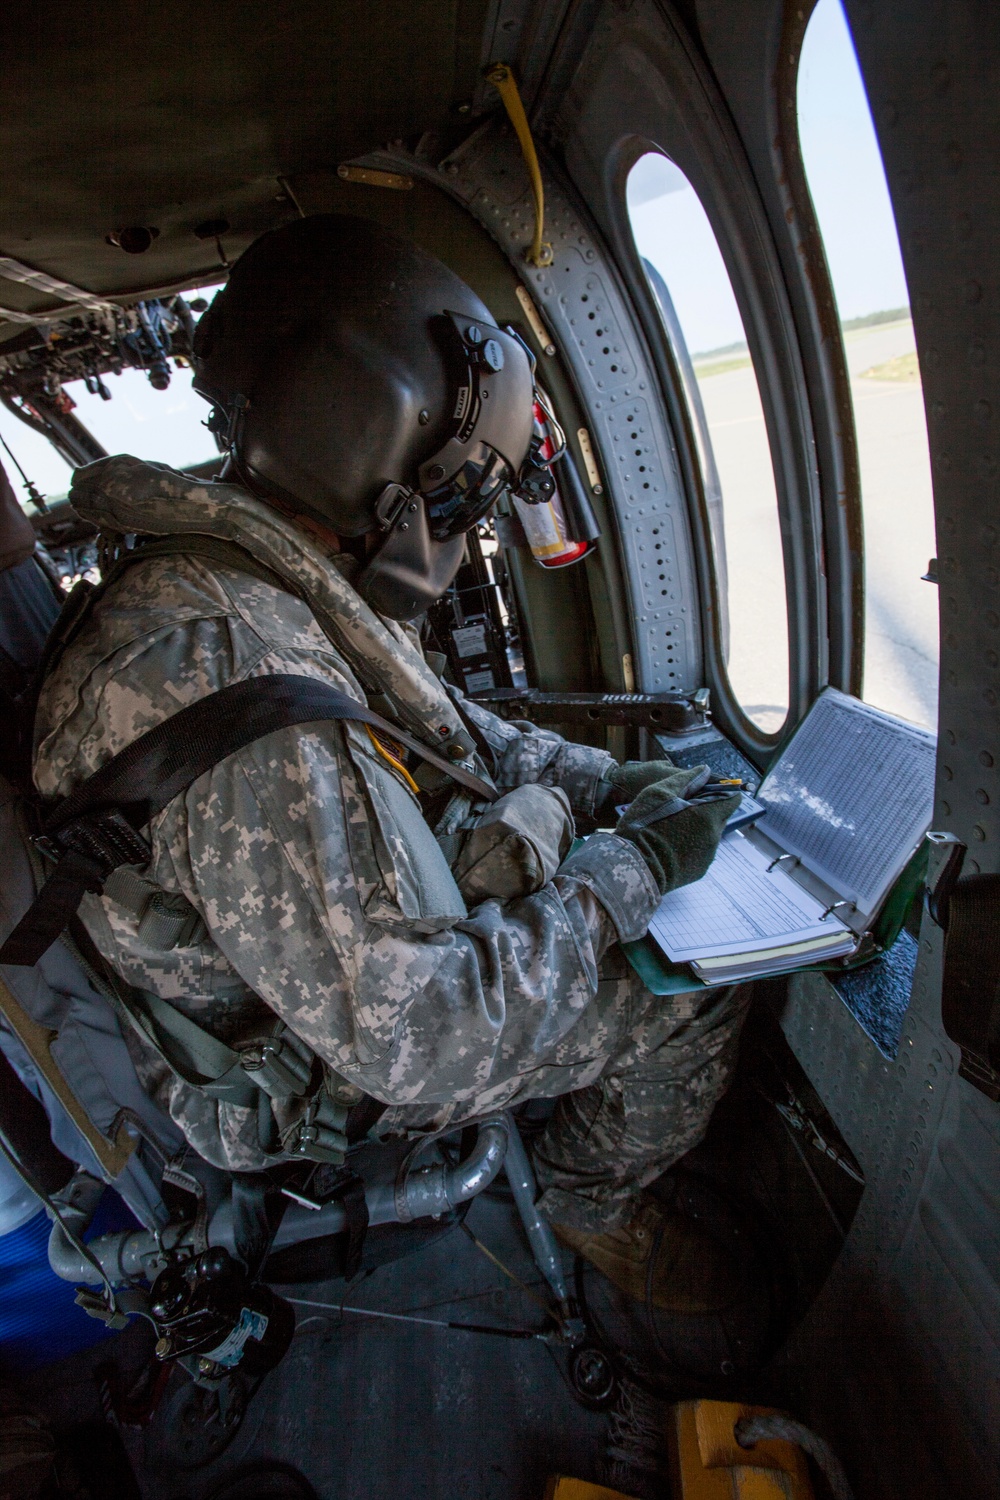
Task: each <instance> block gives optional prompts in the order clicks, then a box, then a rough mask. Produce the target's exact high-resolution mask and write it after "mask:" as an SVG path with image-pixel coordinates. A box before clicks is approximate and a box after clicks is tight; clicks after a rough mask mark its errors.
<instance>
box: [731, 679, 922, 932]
mask: <svg viewBox="0 0 1000 1500" xmlns="http://www.w3.org/2000/svg"><path fill="white" fill-rule="evenodd" d="M935 754H936V743H935V739H934V736H933V735H932V734H930V733H928V732H927V731H926V730H923V729H918V728H917V727H916V725H913V724H906V723H904V722H903V721H902V720H900V719H894V718H892V717H891V716H890V715H889V714H883V713H881V712H879V710H878V709H874V708H870V707H869V706H868V704H866V703H860V702H859V701H858V700H857V699H856V698H850V697H848V696H847V695H846V694H845V693H839V692H837V691H836V690H835V689H833V688H829V689H827V691H826V692H825V693H823V694H822V695H821V696H820V697H819V698H818V699H817V701H816V703H815V704H814V705H813V707H812V708H811V709H810V711H809V713H808V715H807V716H806V718H805V720H804V721H803V723H802V724H801V725H800V727H799V729H798V730H797V731H796V733H795V735H794V736H793V738H792V740H791V742H790V744H789V745H788V746H787V748H786V749H785V750H784V752H783V753H782V755H781V756H780V758H779V759H778V760H777V761H776V762H775V764H774V765H773V766H772V767H771V770H770V771H769V772H768V775H767V777H766V778H765V780H764V782H763V784H762V786H761V787H760V790H759V791H758V792H757V797H758V799H759V800H760V801H761V802H764V803H766V805H767V817H766V818H765V820H764V825H763V832H765V833H766V834H767V836H768V838H769V839H772V840H773V841H774V842H775V843H776V844H777V845H778V846H779V847H780V848H782V849H786V850H787V851H788V852H789V853H790V854H797V855H798V857H799V858H800V859H801V861H802V863H803V864H804V865H805V866H806V868H807V869H809V870H811V871H812V872H813V874H814V875H817V876H818V877H819V879H820V880H822V881H823V882H824V883H825V884H826V885H828V886H829V887H830V888H831V889H832V890H834V891H836V892H837V894H838V896H840V897H842V898H843V899H844V900H845V901H851V902H853V903H854V904H855V906H856V907H857V909H858V911H859V913H861V914H862V916H868V915H869V914H870V913H871V912H873V911H874V910H875V909H876V907H877V906H878V905H879V904H880V902H881V901H882V900H883V899H884V897H885V895H886V892H887V891H888V889H889V887H890V886H891V884H892V882H893V881H894V880H895V879H896V877H897V875H899V873H900V871H901V870H902V869H903V866H904V865H905V864H906V861H907V860H908V859H909V857H910V855H911V854H912V852H913V850H914V849H915V848H916V847H917V845H918V844H919V842H920V840H921V839H922V838H923V836H924V834H925V833H926V831H927V829H928V828H929V827H930V821H931V815H932V812H933V806H934V762H935Z"/></svg>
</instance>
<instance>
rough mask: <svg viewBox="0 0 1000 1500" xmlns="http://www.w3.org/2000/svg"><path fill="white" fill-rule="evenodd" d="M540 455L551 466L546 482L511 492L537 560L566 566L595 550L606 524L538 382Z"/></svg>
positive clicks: (536, 414) (537, 441)
mask: <svg viewBox="0 0 1000 1500" xmlns="http://www.w3.org/2000/svg"><path fill="white" fill-rule="evenodd" d="M534 418H535V441H534V443H533V444H532V447H533V449H534V452H535V455H536V458H537V460H539V461H540V463H541V464H542V465H544V466H545V467H546V469H547V470H548V474H547V476H546V477H547V479H548V478H551V484H549V483H545V484H544V485H539V486H538V487H537V490H536V493H535V494H534V495H531V498H528V495H529V491H528V490H527V489H525V488H522V492H521V493H520V494H514V495H512V496H511V498H512V500H513V502H514V508H515V511H516V513H517V516H518V519H519V520H520V522H521V525H522V527H523V528H524V534H525V537H526V538H527V542H528V546H529V547H530V548H531V553H532V556H533V557H534V559H535V561H536V562H537V563H539V564H540V565H541V566H542V567H543V568H566V567H568V566H569V565H570V564H571V563H575V562H580V561H582V559H583V558H584V557H586V556H587V555H588V554H589V553H590V552H592V551H593V550H594V544H595V541H596V539H597V537H599V536H600V534H601V533H600V527H599V526H598V524H597V520H596V518H595V516H594V512H593V509H592V508H591V505H590V502H589V500H588V498H587V495H586V492H585V490H584V488H583V485H582V483H581V482H580V476H579V474H578V473H577V471H576V466H575V465H574V463H573V459H572V457H571V455H570V453H569V452H568V449H567V446H566V440H565V437H564V436H563V432H562V429H561V428H560V426H559V424H558V422H557V421H556V418H555V414H554V413H553V411H552V408H551V406H550V404H549V402H548V400H547V398H546V396H545V394H544V392H543V391H541V390H539V389H538V388H537V387H536V400H535V404H534Z"/></svg>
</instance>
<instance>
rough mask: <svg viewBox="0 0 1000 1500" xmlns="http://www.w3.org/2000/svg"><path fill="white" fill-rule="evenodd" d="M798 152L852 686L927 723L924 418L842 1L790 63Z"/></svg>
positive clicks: (932, 720)
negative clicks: (813, 257) (843, 533)
mask: <svg viewBox="0 0 1000 1500" xmlns="http://www.w3.org/2000/svg"><path fill="white" fill-rule="evenodd" d="M798 122H799V138H800V141H801V145H802V157H803V161H804V163H805V169H806V177H807V179H808V182H809V190H810V193H811V195H812V200H813V205H814V207H815V210H816V217H817V219H818V221H819V226H820V230H821V232H822V235H823V240H824V244H825V247H826V255H827V261H828V263H829V267H830V275H831V279H832V281H833V286H834V291H835V293H836V297H837V304H838V308H839V312H840V318H841V327H842V329H843V333H844V347H845V350H846V353H847V365H848V369H849V371H850V375H851V394H852V397H853V402H854V420H855V426H856V430H857V437H858V450H859V457H860V462H861V491H862V501H863V509H864V524H865V662H864V688H863V693H864V697H865V698H866V699H867V700H868V701H869V702H870V703H873V704H875V705H876V706H877V707H878V708H883V709H888V710H889V711H890V712H891V713H896V714H899V715H900V716H901V717H903V718H907V719H911V720H914V721H915V722H917V723H918V724H922V725H924V726H926V727H928V728H936V726H937V682H938V600H937V590H936V589H935V588H933V587H932V586H930V585H929V584H928V583H926V582H924V581H923V578H922V575H923V574H924V573H926V572H927V562H928V558H929V557H930V556H931V554H932V553H933V552H934V550H935V547H934V511H933V502H932V494H931V471H930V458H929V454H928V447H927V428H926V424H925V420H924V404H923V396H922V392H921V387H920V371H919V369H918V366H917V354H916V342H915V340H914V334H913V324H912V322H911V321H910V308H909V301H908V296H907V289H906V280H905V277H904V274H903V263H902V260H901V257H900V253H899V239H898V236H897V233H896V223H895V219H894V217H893V211H892V204H891V202H890V199H889V190H888V187H887V186H886V180H885V172H884V170H883V167H882V157H881V154H880V152H879V147H878V141H877V139H876V136H875V127H874V125H873V124H872V117H871V112H870V110H869V107H868V98H867V95H866V93H865V87H864V83H863V82H862V78H861V72H860V69H859V67H858V62H857V58H856V56H855V53H854V46H853V44H852V42H851V37H850V32H849V31H848V27H847V21H846V19H845V16H844V12H843V9H842V8H841V4H840V0H819V4H818V5H817V6H816V9H815V10H814V11H813V14H812V17H811V18H810V21H809V25H808V28H807V30H806V34H805V39H804V41H803V45H802V52H801V56H800V60H799V74H798Z"/></svg>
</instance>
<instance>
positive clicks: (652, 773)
mask: <svg viewBox="0 0 1000 1500" xmlns="http://www.w3.org/2000/svg"><path fill="white" fill-rule="evenodd" d="M677 769H678V768H677V767H676V766H675V765H674V763H673V761H671V760H627V761H626V762H625V764H624V765H623V766H615V767H614V769H613V770H611V771H610V772H609V773H608V774H607V776H605V777H603V778H602V780H601V781H600V782H599V783H598V787H597V794H596V796H595V797H594V817H595V818H596V819H597V821H598V823H601V824H606V823H610V822H613V821H614V817H615V808H616V807H618V806H619V805H620V804H621V803H622V802H631V801H632V799H633V798H634V797H638V795H639V793H640V792H641V791H644V790H645V788H646V787H647V786H652V785H653V784H654V782H657V781H662V780H663V779H664V777H666V776H670V775H671V773H672V772H674V771H676V770H677Z"/></svg>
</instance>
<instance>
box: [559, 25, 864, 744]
mask: <svg viewBox="0 0 1000 1500" xmlns="http://www.w3.org/2000/svg"><path fill="white" fill-rule="evenodd" d="M803 30H804V20H803V21H797V22H796V23H795V32H796V35H795V36H794V37H793V38H790V39H788V40H789V46H790V47H791V53H790V54H789V53H788V52H786V53H785V57H784V58H782V63H784V61H785V59H787V60H788V62H789V63H790V64H791V72H792V73H794V67H795V64H796V63H797V57H798V42H799V41H800V40H801V32H802V31H803ZM785 40H786V38H785V37H782V41H783V42H784V41H785ZM777 42H778V37H777V36H774V37H773V38H771V39H767V40H764V39H761V41H760V47H759V48H757V50H759V51H761V54H762V56H761V58H756V57H755V58H754V60H753V62H754V65H756V64H757V63H759V62H761V61H762V60H763V53H764V52H767V53H768V55H769V58H768V60H769V61H773V60H774V59H773V55H772V49H773V48H774V46H775V43H777ZM733 45H734V46H735V45H736V39H735V38H734V39H733ZM581 71H582V75H583V76H584V77H585V78H586V87H585V89H582V88H581V89H580V92H579V94H578V95H577V101H576V109H575V111H574V115H575V118H574V119H573V121H572V123H571V124H569V125H568V128H566V130H565V136H564V140H565V152H566V156H565V160H566V165H567V167H568V169H569V172H570V175H571V177H572V178H573V179H574V181H575V183H576V185H577V187H578V190H579V191H580V192H581V193H582V195H583V196H584V197H585V198H586V199H587V201H588V204H589V205H590V207H591V209H592V211H593V212H595V214H596V215H597V218H598V221H599V223H600V225H601V228H602V230H603V231H604V234H605V236H606V237H607V239H608V241H609V244H610V247H611V249H612V253H613V256H614V258H615V261H616V263H617V267H618V270H619V274H620V276H621V278H622V280H623V282H624V283H625V288H626V290H627V293H628V295H629V297H630V300H631V303H632V306H633V309H634V312H635V315H636V318H637V321H638V323H639V324H640V326H641V328H642V330H643V334H644V337H645V339H646V342H647V347H648V349H649V351H650V356H651V360H652V363H653V364H654V367H655V369H656V372H657V376H658V386H659V395H660V397H661V400H662V403H663V406H664V408H665V410H666V414H667V416H668V419H669V421H670V425H671V427H672V430H673V436H674V441H675V445H676V454H677V462H678V469H679V473H680V478H681V482H682V485H683V488H684V491H685V494H686V496H687V499H688V509H689V517H690V523H691V530H692V536H693V549H694V554H695V563H696V573H697V582H698V589H699V595H700V598H699V601H698V604H699V614H700V619H701V623H702V635H703V642H704V677H705V681H706V684H707V685H708V686H709V687H710V688H711V689H712V694H713V715H714V718H715V721H716V723H717V724H718V726H719V728H720V729H722V730H723V732H725V733H726V734H727V735H728V736H729V737H730V738H732V739H733V740H734V741H735V742H736V743H737V744H738V745H739V746H740V748H741V749H742V750H743V751H744V753H746V754H747V755H748V756H749V757H750V758H751V759H752V760H754V761H755V763H756V764H758V765H760V766H762V767H763V766H765V765H766V764H767V763H768V761H769V760H770V759H771V757H772V756H773V754H774V751H775V749H776V748H777V746H778V745H779V744H780V743H781V741H782V739H783V738H785V737H787V735H788V733H789V732H790V731H791V730H793V729H794V727H795V725H796V724H797V723H798V722H799V721H800V720H801V718H802V717H803V715H804V714H805V713H806V712H807V711H808V708H809V706H810V704H811V703H812V702H813V701H814V699H815V698H816V696H817V695H818V693H819V692H821V691H822V689H823V688H824V687H825V686H827V685H828V683H831V682H832V683H833V684H834V685H836V686H838V687H841V688H843V689H844V690H845V691H849V692H850V691H856V689H857V685H858V663H859V660H860V635H861V631H862V628H863V620H862V610H863V558H862V552H861V546H860V534H861V528H860V515H859V513H858V512H859V507H858V499H857V495H856V486H855V484H854V481H853V479H852V474H853V472H854V471H855V465H854V463H853V461H852V453H853V449H854V434H853V414H852V413H851V412H850V410H849V409H845V408H844V404H843V401H842V400H841V396H842V393H843V388H846V371H842V370H841V369H840V366H841V365H842V363H843V346H842V343H841V340H840V337H839V329H837V330H836V334H837V337H836V340H835V341H834V340H832V339H831V338H830V332H831V328H830V326H829V324H830V309H831V308H832V307H833V305H834V304H833V301H832V292H831V289H830V286H829V276H828V272H827V268H826V263H825V257H824V255H823V250H822V242H821V241H820V239H819V235H818V230H817V229H816V226H815V222H814V220H813V219H812V218H811V203H810V200H809V198H808V192H807V190H805V185H804V178H803V177H802V173H801V163H800V162H799V161H798V158H797V151H798V137H797V126H796V121H795V116H794V110H793V111H792V113H791V115H790V117H788V118H786V113H787V111H786V109H785V106H786V102H787V101H786V100H785V97H784V95H785V92H786V91H785V90H784V89H783V86H782V85H783V80H784V78H785V74H784V71H783V68H782V67H781V66H777V67H773V68H771V70H770V71H769V75H768V76H769V79H770V88H769V91H768V93H769V103H768V105H767V106H766V110H765V111H762V112H761V113H760V115H759V117H758V118H754V119H752V120H749V121H747V120H743V121H742V124H743V128H744V129H747V130H748V131H749V134H748V136H747V141H748V145H749V146H750V147H751V148H753V149H754V162H755V165H756V168H757V170H758V173H762V172H764V171H765V167H764V161H766V172H767V173H770V174H771V180H770V181H768V180H766V178H763V179H762V185H761V186H759V185H758V181H757V177H755V173H754V169H753V168H752V167H751V164H750V158H749V156H748V154H747V149H746V148H745V146H744V142H743V140H742V139H741V137H740V134H739V132H738V130H737V127H736V124H735V123H734V120H733V117H732V115H731V114H730V111H729V109H728V107H727V105H726V103H725V102H724V101H723V99H722V97H721V94H720V93H719V89H718V85H717V84H716V83H715V80H714V78H713V77H712V75H711V73H710V71H709V69H708V67H707V66H706V63H705V59H704V54H703V53H702V52H701V51H700V49H699V48H698V47H697V45H696V44H695V43H694V41H693V40H692V38H691V36H690V35H689V34H688V33H687V31H686V30H685V28H684V27H683V24H682V23H681V22H680V20H679V18H677V17H676V16H675V15H674V14H673V13H672V12H671V10H670V9H669V8H668V7H667V6H652V5H638V6H636V7H635V9H634V10H633V11H631V12H630V13H629V14H628V15H627V16H619V17H617V18H616V20H615V22H614V24H613V25H612V26H610V27H608V28H607V34H605V35H602V38H601V48H600V55H599V57H598V56H591V57H588V58H587V59H586V61H585V64H584V65H583V68H582V70H581ZM789 127H790V128H791V132H792V133H791V135H790V134H789ZM755 132H756V133H755ZM765 142H766V146H765ZM650 150H657V151H661V152H662V153H663V154H664V155H666V156H667V157H669V159H670V160H671V161H673V162H675V163H676V165H677V166H678V167H679V168H680V169H681V170H682V171H683V172H684V174H685V176H686V177H687V179H688V181H689V182H690V183H691V185H692V187H693V188H694V190H695V192H696V193H697V194H698V197H699V199H700V200H701V204H702V207H703V208H704V211H705V213H706V215H707V217H708V219H709V222H710V224H711V226H712V229H713V232H714V233H715V236H716V239H717V242H718V245H719V249H720V253H721V254H722V257H723V261H724V263H725V265H726V268H727V271H728V274H729V277H730V282H731V285H732V288H733V293H734V296H735V298H736V301H737V305H738V306H739V309H740V313H741V316H742V319H743V324H744V329H745V332H746V338H747V344H748V348H749V351H750V355H751V358H752V360H753V365H754V370H755V374H756V378H757V383H758V387H759V390H760V397H761V403H762V406H763V410H764V419H765V425H766V430H767V435H768V440H769V444H770V449H771V458H772V465H773V469H774V479H775V489H776V492H777V497H778V511H779V527H780V532H781V537H782V547H783V559H784V569H785V580H786V599H787V610H788V645H789V712H788V717H787V719H786V723H785V726H784V728H783V730H782V731H781V732H780V733H779V734H765V733H764V732H763V731H761V730H760V729H759V728H758V726H756V725H755V724H753V723H752V722H751V721H750V720H749V719H748V717H747V716H746V715H745V714H744V713H743V711H742V709H741V707H740V705H739V703H738V701H737V700H736V698H735V695H734V694H733V692H732V689H731V687H730V685H729V681H728V676H727V674H726V670H725V662H724V657H723V652H722V649H721V647H722V642H721V639H720V636H721V631H720V618H719V609H718V595H717V590H716V589H715V586H714V580H713V570H712V554H711V550H710V535H709V527H708V524H707V516H706V513H705V506H704V496H703V493H702V489H701V485H700V483H699V478H698V475H699V468H698V465H697V459H696V454H695V452H694V449H693V444H692V434H691V431H690V427H689V421H688V417H687V413H686V402H684V401H683V398H682V390H683V386H682V382H681V381H680V379H679V372H678V371H677V369H676V367H675V365H674V361H673V358H672V354H671V351H670V347H669V340H668V338H667V335H666V332H665V330H664V328H663V326H662V323H661V320H660V317H659V314H658V312H657V309H656V305H655V301H654V298H653V296H652V293H651V290H650V288H649V285H648V282H647V279H646V275H645V272H644V270H643V268H642V265H641V261H640V257H639V253H638V250H637V248H636V245H635V241H634V239H633V236H632V231H631V225H630V222H629V216H628V207H627V201H626V182H627V177H628V173H629V171H630V170H631V168H632V166H633V165H634V163H635V162H636V161H637V160H638V158H639V157H640V156H641V155H643V154H644V153H645V152H647V151H650ZM765 150H766V156H765ZM793 157H794V158H795V159H794V161H793V160H792V158H793ZM762 159H763V160H762ZM813 404H815V409H816V421H815V425H814V421H813ZM821 471H822V479H821ZM731 564H732V558H730V565H731ZM859 605H860V606H861V608H859Z"/></svg>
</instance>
